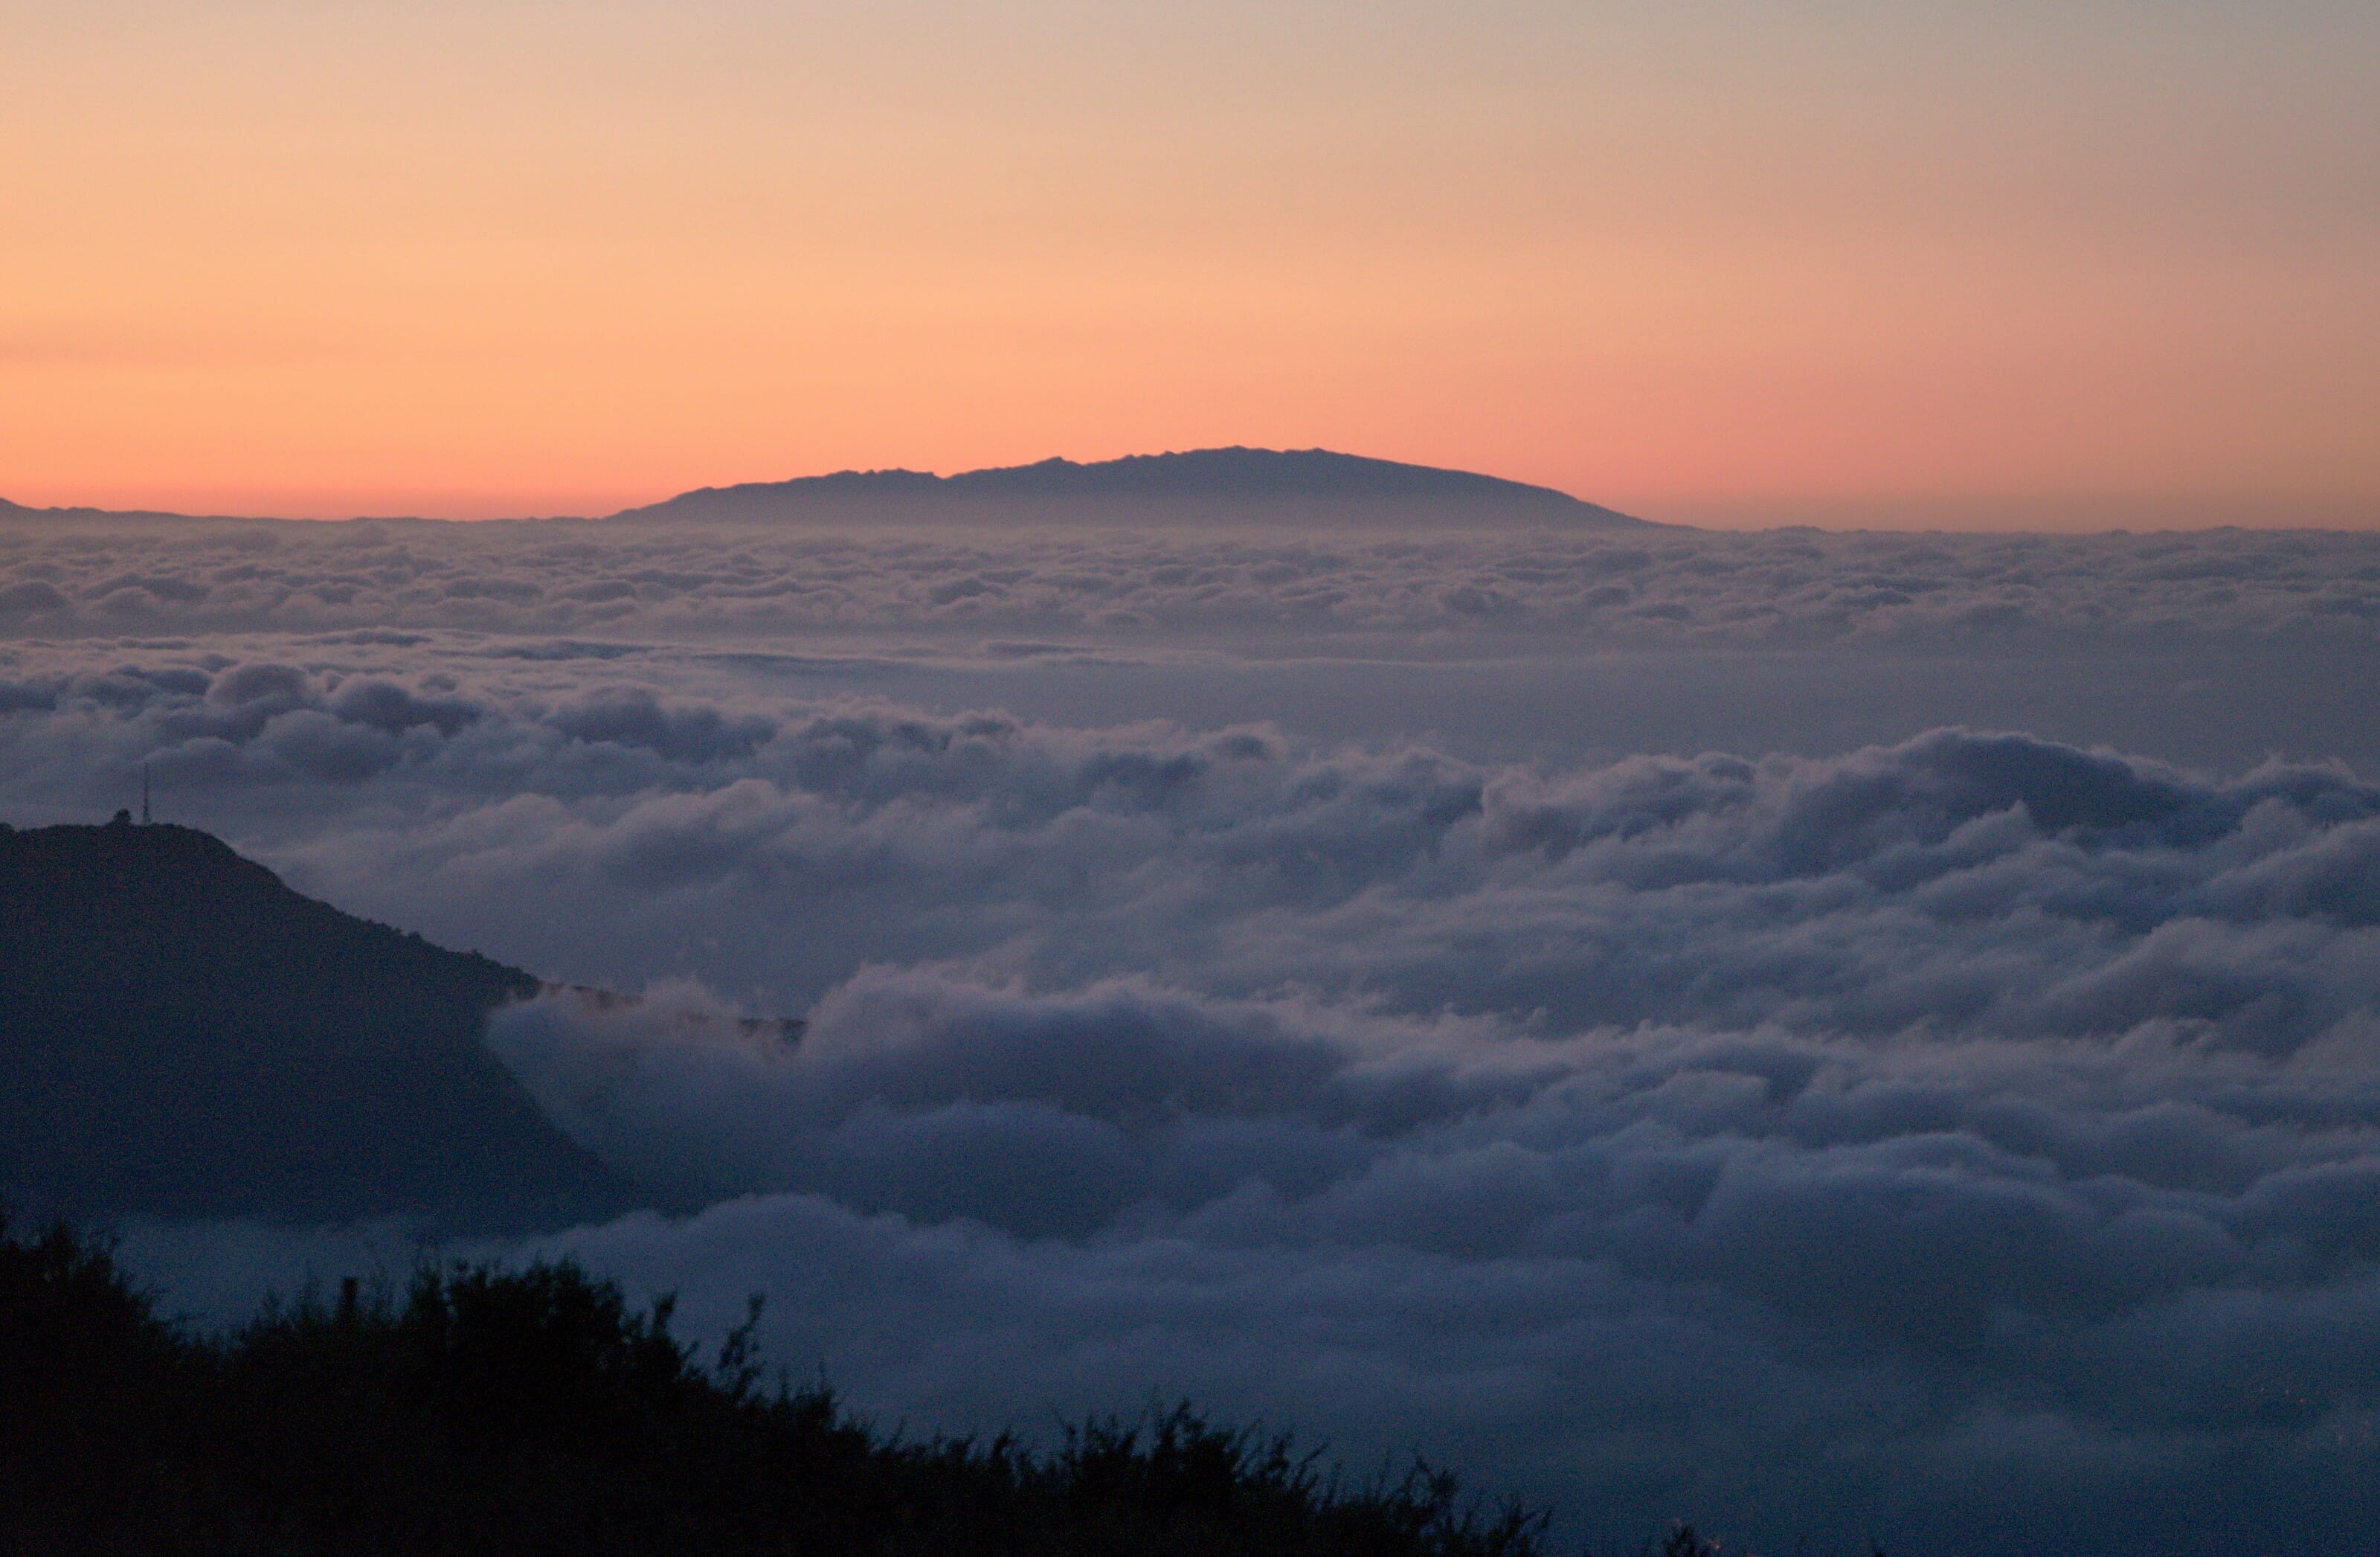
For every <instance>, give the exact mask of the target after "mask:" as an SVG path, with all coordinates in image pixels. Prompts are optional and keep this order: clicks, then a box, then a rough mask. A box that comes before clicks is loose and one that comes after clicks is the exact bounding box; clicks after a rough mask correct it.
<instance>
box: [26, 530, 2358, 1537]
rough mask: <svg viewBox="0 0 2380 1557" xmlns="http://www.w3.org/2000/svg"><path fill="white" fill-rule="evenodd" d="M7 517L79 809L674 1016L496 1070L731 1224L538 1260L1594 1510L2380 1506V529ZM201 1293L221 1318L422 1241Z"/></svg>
mask: <svg viewBox="0 0 2380 1557" xmlns="http://www.w3.org/2000/svg"><path fill="white" fill-rule="evenodd" d="M0 529H5V530H6V535H5V540H6V547H5V550H0V635H5V637H0V815H5V816H6V820H9V821H14V822H16V823H18V824H19V825H24V824H28V823H34V822H40V821H51V820H63V819H67V818H76V819H87V818H90V817H91V816H93V815H95V814H96V815H103V814H104V813H105V812H106V811H107V810H109V809H114V807H115V805H116V804H121V803H125V800H124V798H123V797H127V796H128V795H130V794H132V793H136V792H137V786H138V777H137V774H138V772H139V770H140V766H141V765H142V764H144V763H145V764H147V765H148V767H149V769H150V771H151V773H152V778H153V781H154V784H155V787H156V790H157V793H158V795H159V796H160V797H161V800H162V801H163V803H164V804H163V808H162V809H163V814H164V815H166V816H168V817H170V818H171V819H172V820H176V821H188V822H191V823H193V824H198V825H204V826H207V827H209V828H211V829H212V830H214V831H216V832H218V833H222V834H223V835H225V837H227V838H228V839H230V840H231V841H232V842H233V843H235V844H236V845H238V846H240V847H241V848H243V849H244V850H245V851H247V852H249V853H251V854H253V855H255V856H256V857H258V858H263V859H265V860H266V861H267V862H268V863H271V864H273V866H274V867H275V868H276V869H279V870H282V871H283V872H284V873H285V875H286V876H287V877H288V879H290V880H291V882H293V884H296V885H297V886H298V887H300V888H301V890H305V891H308V892H310V893H312V894H316V895H320V896H323V897H326V898H328V899H329V900H331V901H332V902H334V903H336V904H338V905H340V906H343V907H346V908H348V909H350V910H352V911H355V912H358V913H363V914H367V915H369V916H370V917H372V918H381V919H384V920H388V921H391V922H394V923H397V924H399V925H402V926H404V927H406V928H408V929H416V930H419V931H422V932H423V933H425V934H428V935H430V936H431V937H432V938H433V939H436V940H439V941H442V942H443V943H448V944H452V945H457V946H471V947H477V948H479V949H481V950H485V951H487V952H489V953H491V954H492V955H497V956H500V957H503V958H504V959H505V960H507V961H511V962H515V963H517V964H519V965H521V966H524V967H528V968H530V969H532V970H533V971H535V972H538V973H540V975H543V976H546V977H548V978H551V979H557V980H565V981H575V982H578V983H584V984H590V985H599V986H603V987H607V988H611V989H615V990H626V991H641V992H642V993H643V995H644V998H643V999H642V1000H641V1001H638V1002H636V1003H631V1004H618V1003H598V1002H593V1001H590V1000H589V999H587V998H586V997H584V996H582V995H578V994H574V993H570V992H565V991H559V990H557V991H553V992H550V993H549V994H548V995H546V996H544V997H542V998H540V999H539V1000H537V1001H533V1002H530V1003H527V1004H522V1005H519V1006H516V1007H514V1008H512V1009H510V1010H507V1011H505V1012H504V1013H502V1014H500V1016H498V1017H497V1018H496V1020H495V1021H494V1023H493V1024H492V1029H491V1032H490V1035H489V1040H490V1042H491V1043H492V1045H493V1046H494V1048H495V1049H496V1051H497V1052H498V1053H499V1054H500V1055H502V1056H503V1057H504V1060H505V1061H506V1063H507V1064H510V1065H511V1066H512V1067H513V1069H514V1070H515V1072H516V1074H517V1075H519V1076H520V1077H522V1078H523V1080H524V1081H525V1082H526V1083H527V1084H528V1087H529V1088H530V1089H531V1090H532V1092H533V1093H534V1094H535V1095H536V1096H537V1098H538V1099H539V1101H540V1103H541V1104H542V1105H543V1106H544V1107H545V1108H546V1109H547V1110H548V1112H549V1113H551V1114H552V1115H553V1117H554V1118H555V1119H556V1120H557V1121H558V1122H559V1123H560V1124H562V1125H564V1126H565V1128H567V1129H568V1130H570V1131H571V1132H572V1133H573V1134H574V1135H576V1136H577V1137H579V1138H580V1139H582V1140H584V1141H586V1142H587V1143H588V1144H589V1145H590V1146H591V1147H593V1148H594V1149H595V1150H598V1151H599V1152H601V1154H603V1155H604V1156H605V1157H607V1158H608V1159H610V1160H611V1161H613V1162H615V1163H616V1164H618V1165H619V1166H621V1167H622V1168H624V1169H625V1170H626V1171H627V1172H628V1173H630V1174H632V1175H634V1176H635V1177H637V1179H639V1180H640V1181H642V1182H643V1183H644V1184H646V1185H647V1186H650V1189H651V1190H652V1192H653V1197H654V1201H655V1206H656V1209H655V1210H653V1211H651V1212H648V1213H643V1214H639V1215H637V1216H634V1217H630V1218H628V1219H625V1220H624V1221H622V1222H616V1223H613V1224H611V1225H608V1226H602V1227H586V1228H575V1229H568V1230H561V1231H557V1232H555V1233H553V1235H549V1236H546V1237H543V1238H540V1239H536V1240H531V1241H528V1242H526V1243H521V1244H517V1245H511V1246H502V1247H480V1248H477V1249H474V1250H472V1251H468V1252H494V1253H501V1254H504V1255H505V1256H507V1257H510V1258H515V1259H518V1258H525V1257H527V1256H528V1254H530V1253H532V1252H548V1253H552V1252H568V1253H572V1254H575V1255H577V1256H578V1257H579V1258H581V1259H585V1260H586V1261H587V1262H588V1263H589V1264H590V1265H591V1266H593V1267H595V1268H596V1269H598V1270H600V1271H604V1272H606V1273H608V1274H613V1275H615V1276H617V1277H619V1278H620V1279H621V1280H623V1281H624V1283H626V1284H627V1285H628V1286H629V1288H630V1289H631V1291H632V1292H636V1293H638V1294H644V1293H652V1292H659V1291H663V1290H675V1291H677V1292H678V1293H679V1294H680V1295H681V1312H682V1313H683V1314H684V1315H685V1316H686V1319H687V1320H688V1321H689V1323H690V1325H691V1326H692V1327H693V1328H694V1329H696V1330H698V1331H700V1330H703V1329H705V1328H706V1327H708V1328H710V1329H714V1330H715V1329H722V1328H723V1327H724V1326H725V1325H726V1324H727V1323H729V1322H732V1321H733V1320H735V1318H737V1317H740V1312H741V1308H742V1304H743V1300H744V1298H745V1295H747V1294H748V1293H750V1292H754V1291H761V1292H765V1293H767V1294H768V1295H769V1298H770V1307H769V1308H768V1310H767V1322H766V1324H765V1325H764V1332H763V1339H764V1341H765V1343H766V1344H767V1346H768V1348H769V1355H770V1356H771V1358H772V1359H774V1360H775V1361H776V1362H779V1363H782V1364H783V1365H785V1366H787V1367H789V1368H792V1369H793V1370H794V1371H795V1373H796V1374H797V1375H802V1376H807V1375H808V1374H810V1373H811V1372H812V1371H813V1370H814V1369H817V1368H824V1370H825V1372H826V1373H827V1375H828V1376H829V1377H830V1378H831V1379H832V1381H833V1382H834V1383H835V1384H836V1385H837V1386H838V1387H839V1388H840V1389H841V1390H842V1391H844V1393H845V1394H846V1396H847V1397H848V1398H849V1399H850V1400H851V1401H852V1402H853V1404H855V1405H857V1406H859V1407H860V1408H862V1409H864V1410H865V1411H867V1412H868V1414H870V1415H871V1416H873V1417H875V1418H876V1419H877V1420H878V1421H879V1422H880V1423H882V1424H884V1425H887V1426H890V1425H892V1424H895V1423H905V1424H906V1425H907V1427H908V1428H909V1429H910V1430H912V1431H919V1432H925V1431H935V1430H982V1429H998V1428H1002V1427H1007V1426H1015V1427H1021V1428H1024V1429H1028V1430H1032V1429H1038V1428H1042V1427H1046V1425H1047V1424H1048V1423H1049V1422H1050V1420H1052V1419H1053V1415H1052V1414H1053V1413H1055V1414H1071V1413H1079V1412H1082V1411H1085V1410H1094V1409H1097V1410H1122V1411H1126V1412H1129V1411H1132V1410H1134V1409H1135V1408H1136V1407H1138V1406H1139V1405H1142V1404H1144V1403H1145V1402H1147V1401H1148V1400H1149V1399H1151V1398H1152V1397H1168V1398H1171V1397H1177V1396H1184V1395H1186V1396H1189V1397H1191V1398H1193V1399H1195V1400H1196V1401H1198V1402H1199V1403H1201V1404H1202V1405H1206V1406H1208V1408H1210V1409H1213V1410H1215V1411H1218V1412H1220V1413H1221V1414H1223V1415H1226V1416H1229V1417H1243V1418H1245V1417H1263V1418H1264V1419H1265V1420H1267V1421H1269V1422H1270V1423H1273V1424H1275V1425H1279V1426H1294V1427H1296V1428H1298V1429H1302V1430H1303V1431H1305V1432H1306V1433H1308V1434H1309V1435H1311V1436H1314V1437H1317V1438H1321V1439H1326V1440H1328V1441H1330V1443H1331V1444H1332V1445H1333V1447H1334V1449H1335V1451H1336V1452H1337V1453H1338V1454H1339V1455H1340V1456H1342V1458H1344V1459H1345V1460H1347V1461H1348V1462H1349V1463H1350V1464H1351V1465H1353V1466H1356V1467H1357V1468H1358V1469H1359V1470H1365V1469H1369V1468H1371V1467H1373V1466H1377V1465H1378V1464H1380V1463H1382V1461H1383V1459H1384V1458H1386V1457H1393V1456H1397V1455H1401V1454H1406V1453H1409V1452H1412V1451H1415V1450H1418V1451H1420V1452H1422V1453H1424V1454H1427V1455H1429V1456H1430V1457H1431V1458H1432V1459H1433V1460H1437V1461H1442V1462H1446V1463H1451V1464H1454V1465H1458V1466H1463V1467H1464V1468H1465V1469H1466V1470H1468V1471H1469V1472H1470V1473H1471V1476H1472V1478H1473V1480H1474V1481H1475V1483H1477V1484H1479V1485H1481V1486H1483V1487H1485V1488H1487V1489H1488V1490H1495V1491H1510V1492H1517V1493H1521V1494H1524V1495H1526V1496H1530V1497H1535V1498H1538V1499H1543V1500H1547V1501H1549V1502H1555V1503H1557V1504H1558V1505H1559V1506H1560V1509H1561V1511H1562V1514H1563V1524H1562V1526H1561V1528H1562V1529H1563V1531H1564V1532H1565V1534H1566V1535H1567V1536H1571V1537H1586V1536H1593V1537H1596V1538H1597V1539H1603V1540H1606V1541H1611V1540H1620V1539H1625V1540H1627V1541H1629V1542H1631V1543H1632V1544H1633V1541H1634V1540H1635V1539H1637V1538H1639V1537H1641V1536H1642V1535H1643V1534H1645V1533H1646V1532H1648V1531H1650V1530H1653V1529H1655V1528H1657V1527H1660V1526H1661V1525H1663V1524H1664V1523H1665V1522H1666V1521H1667V1520H1669V1519H1670V1518H1672V1517H1675V1516H1678V1515H1687V1516H1691V1517H1694V1518H1695V1519H1696V1520H1697V1521H1699V1522H1702V1523H1704V1524H1705V1525H1706V1526H1713V1527H1718V1528H1720V1529H1723V1530H1726V1531H1728V1532H1730V1534H1732V1535H1733V1536H1735V1537H1737V1538H1739V1539H1743V1538H1749V1539H1755V1540H1756V1541H1757V1542H1759V1543H1760V1544H1761V1546H1762V1549H1763V1550H1768V1549H1771V1548H1774V1549H1776V1550H1791V1546H1792V1543H1793V1541H1794V1539H1796V1538H1797V1537H1798V1536H1803V1535H1807V1536H1809V1537H1811V1538H1812V1539H1814V1540H1815V1541H1818V1542H1821V1543H1824V1542H1829V1541H1831V1542H1834V1543H1836V1544H1837V1545H1838V1546H1840V1545H1843V1544H1846V1543H1848V1542H1850V1541H1851V1540H1852V1539H1856V1538H1859V1537H1862V1536H1864V1535H1865V1534H1869V1533H1873V1534H1874V1535H1876V1537H1878V1538H1880V1539H1886V1540H1887V1541H1888V1544H1889V1545H1890V1547H1891V1549H1892V1550H1893V1551H1896V1552H1901V1551H1907V1552H1925V1551H1961V1552H1990V1551H2011V1552H2012V1551H2035V1550H2046V1549H2063V1550H2072V1549H2084V1548H2088V1547H2092V1546H2096V1545H2107V1546H2110V1547H2112V1546H2114V1545H2116V1544H2118V1543H2119V1542H2120V1543H2122V1544H2124V1545H2127V1546H2131V1547H2140V1548H2144V1549H2154V1550H2161V1551H2208V1552H2216V1551H2240V1550H2253V1549H2262V1548H2266V1547H2274V1546H2277V1545H2279V1544H2281V1541H2282V1538H2283V1537H2285V1536H2286V1537H2290V1538H2297V1539H2307V1540H2309V1541H2313V1540H2319V1539H2330V1540H2334V1541H2351V1540H2353V1539H2359V1538H2360V1536H2361V1535H2362V1532H2363V1531H2364V1530H2366V1529H2368V1525H2369V1519H2370V1516H2371V1512H2372V1510H2371V1504H2370V1498H2371V1489H2372V1488H2373V1487H2374V1486H2375V1485H2380V784H2375V783H2374V782H2373V777H2374V775H2375V774H2380V747H2376V746H2375V745H2374V740H2375V737H2374V735H2373V733H2372V731H2371V729H2370V728H2369V726H2370V724H2372V721H2371V720H2370V690H2369V689H2370V688H2371V687H2374V686H2375V685H2380V538H2374V537H2359V536H2349V535H2325V534H2286V535H2272V534H2252V533H2244V532H2228V533H2218V534H2204V535H2150V536H2133V537H2125V536H2103V537H2088V538H2072V537H2055V538H2053V537H2005V536H2003V537H1946V536H1915V535H1856V536H1838V535H1818V534H1813V533H1808V532H1776V533H1769V534H1762V535H1751V536H1729V535H1703V534H1697V533H1695V532H1691V531H1673V530H1663V529H1647V530H1644V531H1635V530H1629V531H1593V530H1584V529H1582V530H1577V531H1570V532H1564V531H1558V530H1547V529H1523V528H1519V527H1512V528H1507V529H1496V528H1493V527H1488V528H1483V529H1476V530H1473V531H1469V532H1461V533H1447V534H1442V535H1435V536H1433V535H1427V534H1423V535H1414V534H1400V535H1397V536H1394V537H1391V538H1389V539H1378V538H1372V539H1366V538H1365V537H1364V536H1363V535H1362V534H1361V533H1360V532H1359V531H1349V530H1346V529H1317V530H1314V531H1312V532H1308V533H1298V534H1289V533H1283V534H1264V535H1252V534H1249V533H1246V532H1245V531H1242V532H1207V533H1201V532H1161V531H1151V530H1148V529H1130V528H1126V527H1121V526H1119V527H1115V528H1113V529H1104V530H1094V529H1077V530H1072V531H1062V530H1057V529H1049V530H1029V531H1021V532H1019V533H1017V534H1014V535H1013V536H1006V537H1003V536H1002V535H1001V534H998V533H987V532H985V531H983V530H981V529H976V530H971V531H967V532H964V533H959V532H953V531H949V530H943V531H936V530H933V529H915V530H910V531H903V532H897V533H896V532H889V531H888V532H868V533H861V534H857V535H850V534H837V533H833V532H832V531H831V530H829V529H820V527H817V526H811V527H807V528H800V529H771V528H768V527H765V526H745V527H740V528H737V527H670V526H666V525H661V524H644V525H634V524H625V523H622V524H610V525H607V524H601V523H598V524H576V523H557V524H548V525H543V526H540V525H529V524H522V525H505V526H489V527H477V526H475V527H445V526H436V525H426V524H401V523H388V522H368V523H359V524H353V525H341V526H321V527H310V526H297V525H261V524H245V525H243V524H212V523H210V524H185V525H179V526H177V525H174V524H167V523H162V522H161V523H152V524H145V525H144V524H130V523H125V522H118V521H107V522H100V521H66V520H58V519H24V520H14V521H8V522H7V523H6V525H0ZM751 1015H761V1016H781V1017H791V1018H798V1019H799V1020H800V1022H801V1024H802V1025H801V1026H800V1027H799V1028H797V1029H796V1028H780V1027H776V1026H765V1025H764V1026H756V1025H754V1024H752V1023H749V1022H747V1021H745V1020H743V1019H742V1018H744V1017H746V1016H751ZM126 1248H127V1252H128V1254H129V1255H130V1256H131V1257H132V1258H133V1259H135V1260H136V1262H137V1263H139V1264H140V1267H141V1268H142V1269H143V1270H144V1271H149V1272H151V1274H152V1279H153V1280H155V1281H157V1282H158V1283H161V1286H162V1287H163V1290H164V1292H165V1293H166V1295H167V1297H168V1302H169V1306H176V1307H180V1308H185V1309H187V1310H188V1311H189V1312H191V1313H194V1314H197V1315H200V1316H210V1315H213V1316H221V1315H230V1314H236V1313H237V1312H239V1311H240V1310H241V1309H242V1308H244V1307H245V1306H246V1305H247V1304H248V1303H249V1302H250V1301H251V1300H252V1299H253V1297H254V1296H255V1295H256V1294H257V1293H258V1292H259V1291H261V1289H262V1288H263V1287H264V1286H266V1285H268V1284H273V1283H279V1284H281V1285H283V1286H287V1285H289V1284H291V1283H295V1282H297V1281H300V1280H302V1279H304V1278H305V1276H306V1275H307V1274H309V1273H313V1274H316V1275H321V1276H326V1277H327V1276H329V1275H333V1274H336V1273H338V1272H340V1271H346V1270H349V1269H356V1268H372V1267H374V1266H378V1267H380V1268H383V1269H387V1270H391V1271H395V1272H396V1273H398V1274H401V1273H402V1271H403V1270H404V1269H405V1267H406V1265H407V1263H408V1262H409V1261H410V1259H412V1258H413V1255H414V1251H413V1247H412V1246H411V1245H410V1244H409V1243H408V1241H407V1233H406V1231H405V1230H404V1229H401V1228H390V1227H363V1228H342V1229H323V1228H292V1227H270V1226H263V1225H238V1226H221V1225H214V1226H198V1227H188V1226H185V1227H156V1226H144V1227H135V1228H130V1229H128V1230H126Z"/></svg>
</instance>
